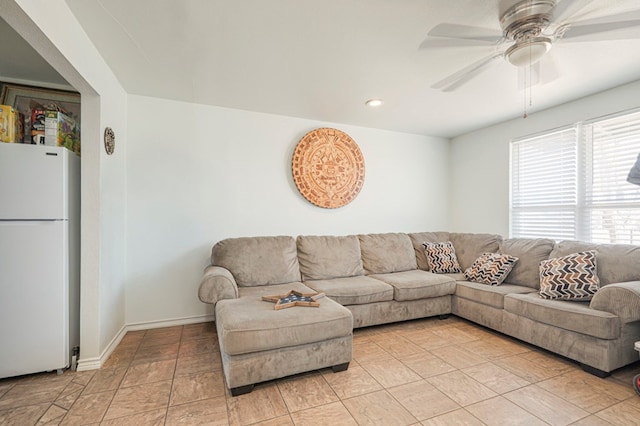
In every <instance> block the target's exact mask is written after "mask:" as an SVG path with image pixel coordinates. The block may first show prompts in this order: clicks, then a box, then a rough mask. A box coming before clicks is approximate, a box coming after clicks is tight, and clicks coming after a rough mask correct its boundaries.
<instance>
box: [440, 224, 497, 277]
mask: <svg viewBox="0 0 640 426" xmlns="http://www.w3.org/2000/svg"><path fill="white" fill-rule="evenodd" d="M449 241H451V242H452V243H453V246H454V247H455V249H456V256H457V257H458V263H459V264H460V268H461V269H462V270H463V271H464V270H466V269H467V268H468V267H470V266H471V265H472V264H473V262H474V261H475V260H476V259H477V258H478V257H480V255H481V254H482V253H497V252H498V247H499V246H500V242H501V241H502V237H501V236H500V235H496V234H471V233H466V232H465V233H455V232H452V233H450V234H449Z"/></svg>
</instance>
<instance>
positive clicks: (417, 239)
mask: <svg viewBox="0 0 640 426" xmlns="http://www.w3.org/2000/svg"><path fill="white" fill-rule="evenodd" d="M409 238H411V243H412V244H413V251H414V252H415V254H416V262H417V263H418V269H422V270H423V271H428V270H429V263H428V262H427V256H426V254H425V252H424V246H423V245H422V244H424V243H444V242H446V241H449V233H448V232H414V233H412V234H409Z"/></svg>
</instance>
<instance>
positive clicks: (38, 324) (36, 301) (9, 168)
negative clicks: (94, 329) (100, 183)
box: [0, 143, 80, 378]
mask: <svg viewBox="0 0 640 426" xmlns="http://www.w3.org/2000/svg"><path fill="white" fill-rule="evenodd" d="M79 323H80V158H79V157H78V156H77V155H76V154H74V153H73V152H71V151H69V150H67V149H65V148H62V147H50V146H42V145H27V144H13V143H11V144H10V143H0V378H4V377H13V376H19V375H24V374H30V373H36V372H41V371H51V370H57V371H58V373H61V372H62V371H63V370H64V369H65V368H67V367H74V362H75V360H76V359H77V357H76V355H77V352H78V347H79V341H80V324H79Z"/></svg>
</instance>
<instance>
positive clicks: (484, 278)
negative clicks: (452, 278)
mask: <svg viewBox="0 0 640 426" xmlns="http://www.w3.org/2000/svg"><path fill="white" fill-rule="evenodd" d="M517 261H518V258H517V257H515V256H511V255H509V254H500V253H482V254H481V255H480V257H478V258H477V259H476V260H474V261H473V264H472V265H471V266H470V267H469V268H467V269H466V270H465V271H464V276H465V278H466V279H467V280H468V281H473V282H476V283H481V284H489V285H500V284H502V282H503V281H504V280H505V278H507V275H509V272H511V270H512V269H513V267H514V266H515V264H516V262H517Z"/></svg>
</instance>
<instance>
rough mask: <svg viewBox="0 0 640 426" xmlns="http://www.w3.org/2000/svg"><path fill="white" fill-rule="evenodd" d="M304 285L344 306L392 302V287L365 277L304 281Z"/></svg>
mask: <svg viewBox="0 0 640 426" xmlns="http://www.w3.org/2000/svg"><path fill="white" fill-rule="evenodd" d="M305 285H307V286H308V287H311V288H312V289H314V290H315V291H317V292H319V293H324V294H326V295H327V296H328V297H330V298H332V299H333V300H335V301H336V302H338V303H339V304H341V305H344V306H346V305H364V304H367V303H374V302H387V301H389V300H393V287H391V286H390V285H389V284H385V283H383V282H382V281H379V280H376V279H373V278H370V277H367V276H359V277H348V278H334V279H332V280H315V281H305Z"/></svg>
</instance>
